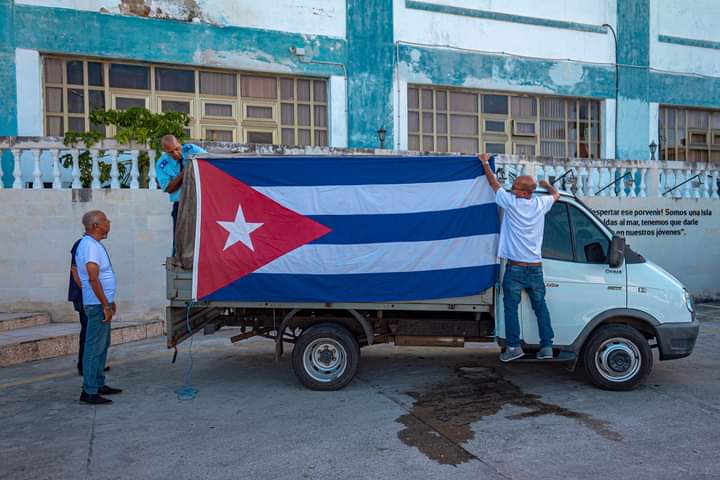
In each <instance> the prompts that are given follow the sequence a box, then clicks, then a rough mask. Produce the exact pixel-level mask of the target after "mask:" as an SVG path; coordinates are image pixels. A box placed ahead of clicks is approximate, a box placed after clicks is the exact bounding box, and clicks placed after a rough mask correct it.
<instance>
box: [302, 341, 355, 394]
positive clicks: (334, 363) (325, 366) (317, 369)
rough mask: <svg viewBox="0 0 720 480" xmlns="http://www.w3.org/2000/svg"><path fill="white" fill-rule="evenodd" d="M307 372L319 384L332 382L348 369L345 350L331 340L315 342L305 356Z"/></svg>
mask: <svg viewBox="0 0 720 480" xmlns="http://www.w3.org/2000/svg"><path fill="white" fill-rule="evenodd" d="M303 367H304V369H305V372H306V373H307V374H308V375H309V376H310V377H312V378H313V380H316V381H318V382H323V383H327V382H332V381H333V380H335V379H337V378H338V377H340V376H341V375H342V374H343V373H344V372H345V369H346V368H347V354H346V352H345V348H344V347H343V346H342V345H341V344H340V343H338V342H336V341H335V340H333V339H330V338H319V339H317V340H313V341H312V342H311V343H310V344H309V345H308V346H307V347H305V352H304V354H303Z"/></svg>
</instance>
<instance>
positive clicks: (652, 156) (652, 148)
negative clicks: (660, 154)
mask: <svg viewBox="0 0 720 480" xmlns="http://www.w3.org/2000/svg"><path fill="white" fill-rule="evenodd" d="M657 147H658V145H657V143H655V140H653V141H652V142H650V145H648V148H649V149H650V160H655V152H656V151H657Z"/></svg>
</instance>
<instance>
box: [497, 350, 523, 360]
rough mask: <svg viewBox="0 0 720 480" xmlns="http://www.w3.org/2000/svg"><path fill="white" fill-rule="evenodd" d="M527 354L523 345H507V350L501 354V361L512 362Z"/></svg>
mask: <svg viewBox="0 0 720 480" xmlns="http://www.w3.org/2000/svg"><path fill="white" fill-rule="evenodd" d="M524 355H525V352H523V349H522V347H506V348H505V351H504V352H502V353H501V354H500V361H501V362H511V361H513V360H517V359H518V358H520V357H522V356H524Z"/></svg>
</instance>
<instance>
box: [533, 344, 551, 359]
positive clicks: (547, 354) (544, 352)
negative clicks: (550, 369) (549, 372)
mask: <svg viewBox="0 0 720 480" xmlns="http://www.w3.org/2000/svg"><path fill="white" fill-rule="evenodd" d="M536 358H537V359H538V360H552V359H553V349H552V347H542V348H541V349H540V351H539V352H538V353H537V355H536Z"/></svg>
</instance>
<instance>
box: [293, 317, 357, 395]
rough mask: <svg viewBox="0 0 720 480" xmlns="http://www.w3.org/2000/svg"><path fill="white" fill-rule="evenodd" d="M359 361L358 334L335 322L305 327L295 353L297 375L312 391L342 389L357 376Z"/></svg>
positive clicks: (294, 350) (296, 344)
mask: <svg viewBox="0 0 720 480" xmlns="http://www.w3.org/2000/svg"><path fill="white" fill-rule="evenodd" d="M359 360H360V346H359V345H358V342H357V340H355V337H353V336H352V334H351V333H350V332H349V331H348V330H347V329H346V328H344V327H342V326H340V325H335V324H332V323H324V324H320V325H316V326H314V327H311V328H308V329H307V330H305V331H304V332H303V333H302V335H300V338H298V340H297V342H295V346H294V348H293V352H292V365H293V370H294V371H295V375H297V377H298V379H300V382H301V383H302V384H303V385H305V386H306V387H307V388H309V389H311V390H340V389H341V388H343V387H344V386H345V385H347V384H348V383H350V382H351V381H352V379H353V378H354V377H355V373H356V372H357V369H358V362H359Z"/></svg>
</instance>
